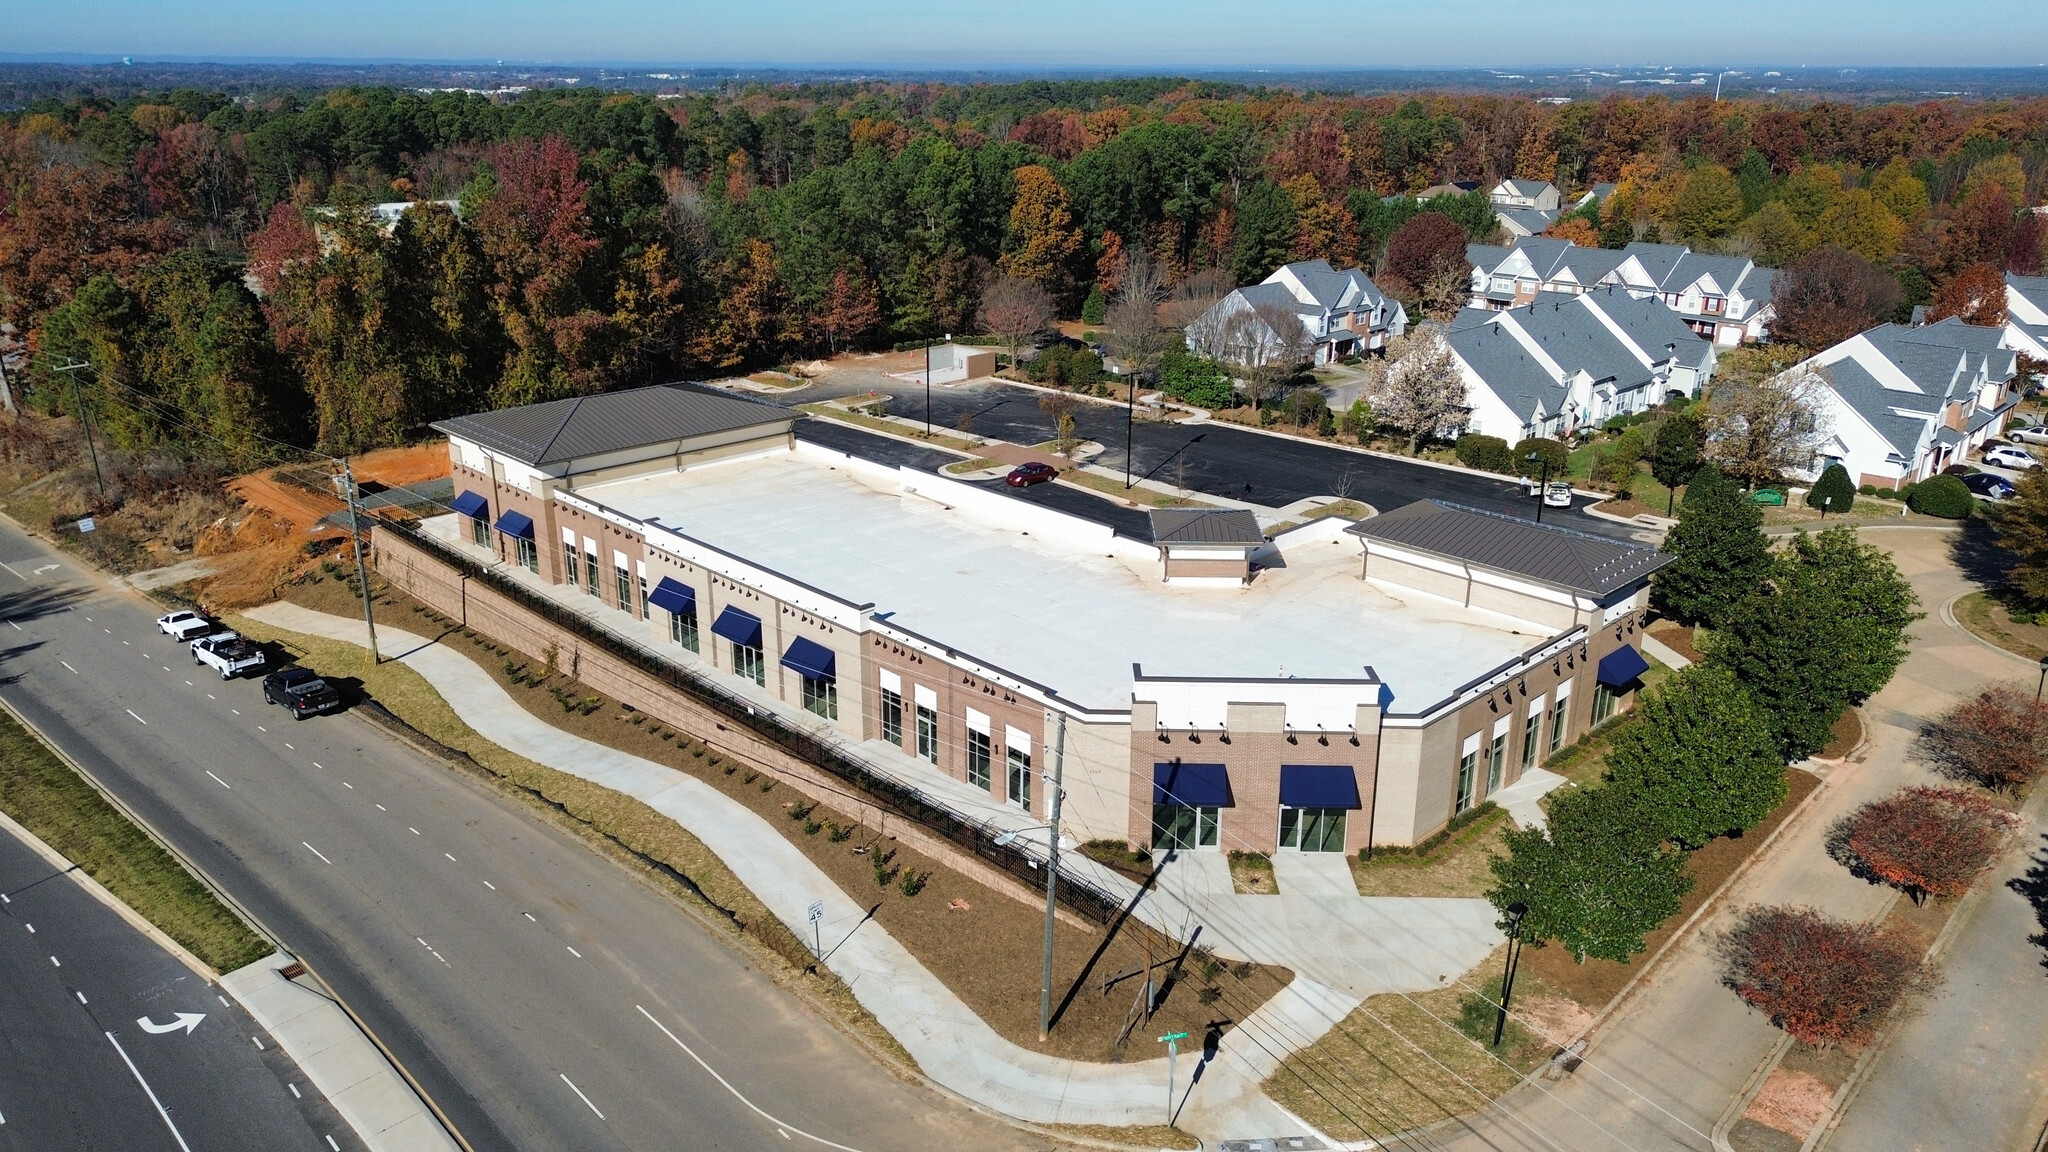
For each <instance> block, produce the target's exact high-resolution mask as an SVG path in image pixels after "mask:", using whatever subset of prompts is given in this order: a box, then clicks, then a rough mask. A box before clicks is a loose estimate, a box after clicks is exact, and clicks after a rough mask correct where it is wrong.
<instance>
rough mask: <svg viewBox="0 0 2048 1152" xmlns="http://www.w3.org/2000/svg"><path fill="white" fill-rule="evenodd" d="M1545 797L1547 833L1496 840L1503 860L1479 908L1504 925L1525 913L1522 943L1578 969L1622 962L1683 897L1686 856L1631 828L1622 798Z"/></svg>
mask: <svg viewBox="0 0 2048 1152" xmlns="http://www.w3.org/2000/svg"><path fill="white" fill-rule="evenodd" d="M1553 796H1554V798H1553V799H1552V800H1551V801H1550V807H1549V813H1548V815H1549V826H1548V827H1547V828H1523V827H1520V826H1512V825H1511V826H1510V827H1508V828H1505V829H1503V830H1502V832H1501V839H1502V841H1503V842H1504V843H1505V844H1506V846H1507V855H1506V856H1496V857H1494V858H1493V860H1492V861H1491V863H1490V864H1489V867H1490V868H1491V870H1492V872H1493V876H1494V880H1495V882H1496V883H1495V886H1494V887H1493V888H1492V889H1491V890H1490V891H1488V892H1487V894H1486V898H1487V899H1488V900H1490V901H1492V903H1493V906H1494V907H1495V908H1498V909H1501V910H1502V913H1503V917H1505V912H1506V909H1507V908H1508V906H1509V905H1512V904H1515V903H1522V904H1526V905H1527V906H1528V909H1529V911H1528V915H1527V917H1526V918H1525V919H1524V920H1523V921H1522V933H1523V935H1524V937H1526V938H1527V939H1529V940H1532V941H1543V940H1555V941H1557V942H1558V943H1559V944H1562V945H1563V946H1564V947H1565V949H1566V950H1567V951H1569V952H1570V953H1571V954H1572V957H1573V959H1576V960H1580V961H1583V960H1585V958H1586V957H1588V956H1596V957H1599V958H1600V959H1602V960H1615V961H1621V962H1626V961H1627V960H1628V958H1629V957H1631V956H1633V955H1635V954H1636V953H1638V952H1640V951H1642V950H1643V937H1644V936H1645V935H1646V934H1648V933H1649V932H1650V931H1651V930H1652V929H1654V928H1655V927H1657V925H1659V924H1661V923H1663V922H1664V920H1665V919H1666V918H1667V917H1669V916H1671V915H1672V914H1673V913H1675V912H1677V911H1678V907H1679V903H1680V901H1682V900H1683V899H1684V898H1685V894H1686V893H1687V892H1688V891H1691V889H1692V877H1690V876H1688V875H1686V874H1685V857H1684V854H1682V853H1680V852H1677V851H1674V850H1672V849H1670V848H1667V847H1666V846H1665V845H1664V843H1663V837H1662V836H1661V835H1659V834H1658V833H1657V832H1656V831H1655V830H1652V829H1647V828H1644V827H1643V826H1642V825H1641V824H1640V823H1639V822H1638V821H1637V819H1636V814H1635V812H1633V811H1632V810H1631V809H1632V805H1631V804H1630V803H1629V799H1628V797H1627V796H1626V795H1625V794H1624V791H1623V790H1622V789H1620V788H1615V787H1606V788H1586V789H1566V790H1563V791H1561V792H1558V793H1554V794H1553ZM1503 922H1505V921H1503Z"/></svg>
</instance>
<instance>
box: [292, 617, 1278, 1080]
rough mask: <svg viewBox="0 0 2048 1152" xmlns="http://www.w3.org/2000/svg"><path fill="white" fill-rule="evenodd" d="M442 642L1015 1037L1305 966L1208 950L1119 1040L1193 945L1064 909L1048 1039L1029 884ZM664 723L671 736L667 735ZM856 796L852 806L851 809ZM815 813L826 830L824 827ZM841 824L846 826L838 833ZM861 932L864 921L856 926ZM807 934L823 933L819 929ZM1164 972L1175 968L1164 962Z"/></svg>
mask: <svg viewBox="0 0 2048 1152" xmlns="http://www.w3.org/2000/svg"><path fill="white" fill-rule="evenodd" d="M375 586H376V587H378V588H379V590H380V600H379V603H378V605H377V619H378V621H379V622H380V623H383V624H386V625H388V626H390V627H393V628H399V629H404V630H406V631H409V632H413V633H415V634H417V635H423V636H430V637H431V636H436V635H441V634H442V632H443V631H444V629H443V628H441V627H437V626H436V624H435V622H434V621H433V620H432V619H430V618H428V616H427V615H426V614H425V613H423V612H421V613H416V612H414V611H412V610H411V609H412V605H414V604H416V603H418V602H417V601H415V600H413V599H411V598H410V597H408V596H406V595H405V594H404V593H401V592H398V591H397V590H395V589H392V590H388V591H387V590H385V589H384V586H383V585H382V583H381V582H378V583H377V584H376V585H375ZM287 598H288V599H290V600H292V601H294V602H295V603H299V604H303V605H305V606H307V607H310V608H314V609H317V610H320V611H323V612H331V613H335V614H337V615H348V614H351V613H353V612H359V611H360V610H361V604H362V602H361V601H360V600H359V599H356V598H355V596H354V595H353V594H351V593H350V592H349V591H348V588H347V586H346V585H345V584H344V583H343V582H342V581H339V580H324V581H321V582H318V583H307V584H300V585H297V586H295V587H293V588H292V589H290V590H289V592H288V594H287ZM441 642H442V643H443V644H444V645H445V646H447V647H448V648H449V649H450V650H452V651H455V652H460V653H462V654H464V655H466V656H468V657H470V658H471V659H473V660H474V661H475V662H476V663H477V665H478V666H479V667H481V668H482V669H483V670H484V671H485V672H486V673H488V674H489V675H490V676H491V677H492V679H494V680H496V681H497V682H498V683H499V684H500V685H501V686H503V687H504V688H505V690H506V691H507V692H508V693H510V694H511V696H512V698H513V699H514V700H516V701H518V702H519V703H520V704H521V706H523V707H525V708H526V709H527V711H529V712H532V713H533V714H534V715H535V716H538V717H540V718H541V719H542V720H545V721H547V722H548V723H550V724H553V725H555V726H557V727H559V728H561V729H563V730H564V731H568V732H572V733H574V734H576V735H578V736H582V737H584V738H585V739H588V740H592V741H595V742H597V743H601V744H605V745H608V746H610V747H613V748H617V749H619V750H621V751H624V752H629V753H631V754H633V755H635V756H640V757H642V758H644V759H647V760H651V761H654V762H655V763H657V764H664V765H667V766H669V767H672V768H676V769H679V770H681V771H684V772H688V773H689V774H690V775H692V776H695V777H696V778H698V779H699V780H702V781H704V782H706V783H708V784H710V785H711V786H713V787H715V788H717V789H718V790H719V791H721V792H723V793H725V794H726V795H727V796H730V797H732V798H733V799H735V800H737V801H739V802H740V803H742V804H744V805H746V806H747V807H748V808H749V809H751V810H753V811H754V812H756V813H758V814H759V815H761V816H762V817H763V818H765V819H766V820H768V822H769V823H770V824H772V825H773V826H775V828H776V829H777V830H778V831H779V832H781V834H782V835H783V836H784V838H785V839H787V840H788V841H789V842H790V843H792V844H794V845H796V846H797V847H798V848H799V849H801V850H802V851H803V853H804V855H806V856H807V857H809V858H810V859H811V861H812V862H813V863H815V864H816V865H817V866H818V867H819V868H820V869H821V870H823V871H824V872H825V874H826V875H828V876H830V877H831V878H832V880H833V881H834V882H835V883H837V884H838V885H839V887H840V889H841V890H842V891H844V892H845V893H846V894H847V895H849V896H851V897H852V898H853V899H854V900H855V901H857V902H858V903H860V904H861V905H862V906H864V907H870V908H871V909H872V915H873V917H874V919H875V921H876V923H877V924H879V925H880V926H881V927H882V928H884V929H886V930H887V931H888V932H889V934H890V935H891V936H894V937H895V938H896V939H897V940H898V941H899V942H901V943H902V944H903V946H904V947H906V948H908V949H909V950H910V952H911V954H912V955H914V956H916V957H917V959H918V960H919V961H920V962H921V963H923V964H924V966H925V967H926V968H928V969H930V970H931V972H932V973H933V974H934V975H936V976H938V978H939V979H940V980H941V981H943V982H944V983H945V985H946V986H947V987H948V988H950V989H951V990H952V991H953V993H954V994H955V995H957V996H959V997H960V998H961V1000H963V1001H965V1002H966V1003H967V1005H968V1007H969V1008H971V1009H972V1010H973V1011H974V1012H975V1014H976V1015H978V1016H980V1017H981V1018H982V1019H983V1020H985V1021H987V1022H988V1023H989V1025H990V1026H992V1027H993V1028H995V1030H996V1031H997V1032H998V1033H1000V1034H1001V1035H1002V1036H1004V1037H1005V1038H1006V1039H1009V1040H1011V1041H1013V1042H1015V1043H1018V1044H1020V1045H1023V1046H1025V1047H1027V1048H1032V1049H1035V1050H1037V1051H1043V1052H1049V1053H1052V1054H1054V1055H1059V1056H1067V1057H1072V1058H1075V1059H1082V1060H1095V1061H1109V1062H1117V1061H1121V1060H1123V1059H1127V1058H1128V1059H1148V1058H1150V1057H1152V1056H1154V1055H1157V1053H1156V1052H1155V1051H1153V1049H1156V1048H1157V1047H1158V1045H1157V1044H1155V1043H1153V1042H1152V1036H1153V1035H1157V1034H1159V1033H1161V1032H1175V1031H1186V1032H1188V1033H1189V1034H1190V1035H1191V1036H1194V1037H1200V1036H1202V1035H1203V1034H1204V1033H1205V1032H1206V1031H1207V1030H1208V1028H1209V1027H1210V1026H1211V1025H1212V1024H1214V1025H1218V1026H1221V1027H1225V1028H1227V1027H1228V1026H1229V1025H1230V1024H1231V1023H1233V1022H1235V1021H1237V1020H1241V1019H1243V1018H1244V1017H1245V1016H1246V1015H1248V1014H1249V1013H1250V1012H1251V1011H1252V1010H1254V1009H1255V1008H1257V1007H1258V1006H1259V1005H1260V1004H1263V1003H1265V1002H1266V1000H1268V999H1270V998H1271V997H1272V996H1273V994H1274V993H1276V992H1278V991H1279V990H1280V989H1281V988H1282V987H1283V986H1285V985H1286V983H1287V981H1288V980H1290V979H1292V973H1290V972H1288V971H1287V970H1286V969H1281V968H1270V967H1264V966H1260V965H1252V964H1240V965H1226V964H1222V963H1220V962H1212V963H1206V964H1205V963H1204V962H1203V961H1204V957H1202V956H1201V955H1195V956H1191V957H1190V959H1189V961H1188V963H1187V965H1186V968H1185V971H1184V972H1183V975H1182V977H1181V980H1180V981H1179V982H1178V984H1177V986H1176V987H1174V988H1173V989H1171V990H1170V992H1169V994H1168V997H1167V1000H1166V1003H1165V1005H1164V1006H1163V1007H1162V1008H1161V1009H1160V1010H1159V1011H1158V1012H1157V1013H1156V1014H1155V1015H1154V1017H1153V1018H1152V1020H1151V1021H1150V1022H1149V1023H1145V1022H1140V1024H1139V1027H1138V1029H1137V1030H1136V1031H1134V1032H1133V1033H1132V1037H1133V1038H1132V1040H1131V1041H1130V1042H1129V1044H1128V1045H1127V1046H1126V1047H1125V1048H1123V1049H1119V1048H1118V1047H1117V1046H1116V1038H1117V1035H1118V1033H1119V1032H1120V1031H1121V1030H1122V1028H1123V1024H1124V1021H1125V1017H1126V1013H1127V1012H1128V1010H1129V1009H1130V1007H1131V1005H1132V1003H1133V1002H1134V999H1135V997H1136V994H1137V990H1138V989H1137V985H1136V983H1135V982H1134V981H1132V980H1124V981H1122V982H1120V983H1118V984H1117V985H1115V986H1114V988H1112V989H1111V990H1110V991H1109V993H1107V994H1104V993H1103V992H1102V991H1101V990H1100V988H1099V985H1100V984H1101V983H1102V981H1103V980H1104V979H1105V978H1107V977H1110V976H1113V975H1116V974H1118V973H1121V972H1125V971H1128V970H1130V969H1134V968H1138V967H1141V966H1142V965H1144V964H1145V963H1146V962H1147V960H1148V957H1149V959H1150V960H1151V961H1163V960H1168V959H1171V958H1172V957H1173V956H1174V955H1176V954H1177V953H1178V952H1179V950H1180V945H1179V944H1178V943H1176V942H1175V941H1172V940H1170V939H1168V938H1167V937H1165V936H1164V935H1162V934H1160V933H1158V932H1155V931H1153V930H1152V929H1150V928H1148V927H1146V926H1144V925H1143V924H1141V923H1139V922H1138V921H1136V920H1135V919H1132V920H1128V921H1125V922H1124V923H1123V924H1122V925H1121V926H1119V928H1118V930H1117V932H1116V933H1115V935H1114V936H1109V937H1108V939H1107V943H1105V937H1106V936H1107V933H1106V932H1105V931H1104V930H1102V929H1100V928H1096V927H1094V926H1092V925H1091V926H1090V927H1088V928H1081V927H1076V926H1074V925H1072V924H1069V923H1067V922H1066V921H1065V920H1061V921H1060V922H1059V923H1058V926H1057V928H1056V930H1055V932H1054V943H1053V1006H1054V1009H1055V1017H1056V1022H1055V1025H1054V1027H1053V1031H1052V1037H1051V1039H1050V1040H1049V1041H1047V1042H1045V1043H1040V1041H1039V1039H1038V1012H1039V985H1040V980H1041V968H1040V965H1041V963H1042V946H1043V939H1044V931H1045V913H1044V905H1043V904H1042V903H1038V902H1037V901H1038V900H1039V896H1037V895H1034V894H1030V893H1023V894H1022V895H1024V896H1025V898H1024V899H1019V898H1018V894H1017V893H1009V892H997V891H995V890H994V889H992V888H990V887H988V886H987V885H985V884H982V883H980V882H978V881H975V880H972V879H969V878H967V877H966V876H963V875H961V874H960V873H958V872H954V871H952V870H950V869H949V868H947V867H946V866H945V865H944V864H942V863H940V862H939V861H937V860H934V859H931V858H929V857H926V856H924V855H923V854H921V853H918V852H915V851H913V850H911V849H910V848H908V847H907V846H905V845H903V844H900V843H898V842H897V841H895V840H894V839H893V838H892V837H891V836H890V835H889V827H887V825H890V824H892V823H893V821H890V820H882V821H877V824H878V825H880V826H874V827H870V826H868V825H863V824H861V823H859V822H857V821H856V820H854V819H853V818H852V817H851V816H850V815H848V814H847V812H846V811H844V810H841V809H837V808H834V807H833V800H834V797H831V796H824V797H813V796H808V795H806V794H804V793H801V792H798V791H797V790H796V789H794V788H792V787H791V786H789V785H787V784H782V783H778V782H776V781H775V779H774V778H773V777H771V776H768V775H766V774H763V773H759V772H756V771H755V770H754V769H753V768H752V767H751V766H749V765H746V764H744V763H741V762H739V761H736V760H733V759H731V758H729V757H725V756H722V755H721V754H718V753H712V752H708V751H706V750H705V748H704V746H703V745H702V744H701V743H697V742H695V741H693V740H691V739H690V737H689V734H688V733H681V732H678V731H676V730H674V729H670V728H668V727H666V726H665V725H663V724H662V723H660V722H659V721H658V720H656V719H654V718H653V717H652V716H650V715H648V714H646V713H640V712H634V711H628V710H626V709H625V708H624V706H623V705H621V704H620V703H618V702H617V701H615V700H612V699H610V698H608V697H604V696H602V695H600V694H599V693H597V692H596V691H594V690H593V689H591V688H590V687H588V686H587V685H583V684H579V683H577V682H575V681H572V680H570V679H569V678H568V677H567V676H565V675H559V674H558V675H556V676H553V677H551V678H549V679H548V680H546V681H545V682H544V683H542V684H539V685H525V684H518V683H515V682H514V681H513V680H512V678H511V676H510V675H509V674H508V672H507V671H506V668H505V665H506V663H507V662H508V659H509V662H510V663H511V664H512V665H513V666H514V668H515V669H516V668H519V667H520V666H522V665H524V666H525V667H526V671H527V672H529V673H537V672H538V671H539V662H538V661H536V660H532V659H530V658H529V657H526V656H524V655H521V654H518V653H517V652H516V651H515V652H514V653H513V655H511V656H510V657H509V658H508V657H506V656H501V655H498V654H497V653H496V652H495V651H494V650H492V648H491V647H489V645H491V644H493V643H494V642H493V641H491V640H490V639H489V638H488V637H485V636H483V635H482V634H481V633H476V634H473V635H472V634H467V633H466V632H465V630H462V629H459V628H458V629H455V630H454V631H449V632H447V633H446V635H445V636H443V638H442V641H441ZM498 646H499V647H504V645H498ZM551 689H560V690H561V691H562V695H563V697H565V698H566V699H568V700H569V701H572V702H580V703H582V704H589V703H590V702H591V701H592V700H595V701H596V703H595V705H594V706H592V707H591V708H590V710H589V711H588V712H585V711H583V710H582V709H581V708H580V707H579V708H577V709H575V710H568V709H565V708H563V706H562V704H561V703H560V702H559V701H558V699H557V697H556V696H555V695H554V694H553V692H552V691H551ZM636 717H639V718H641V722H640V723H637V724H636V723H634V719H635V718H636ZM663 732H666V733H668V735H669V738H667V739H664V738H663V737H662V735H661V733H663ZM486 735H488V733H486ZM813 802H817V803H816V807H815V809H814V810H812V811H811V812H809V813H808V814H807V816H806V817H802V818H797V817H793V816H792V811H794V810H800V808H801V807H802V806H805V805H811V804H813ZM851 807H852V805H850V804H849V805H847V808H848V809H850V808H851ZM828 821H829V822H830V823H829V824H828V823H827V822H828ZM814 825H815V826H816V830H815V831H812V830H810V829H811V828H812V827H813V826H814ZM835 836H842V838H841V839H837V840H835V839H834V837H835ZM878 856H880V857H883V858H884V859H885V861H886V862H885V863H884V864H883V865H882V866H881V868H880V870H879V873H880V874H881V875H887V876H888V881H887V883H882V882H881V881H880V879H879V876H878V869H877V866H876V863H875V861H876V858H877V857H878ZM907 875H914V876H918V877H922V878H923V885H922V887H920V888H917V890H916V891H915V892H907V891H906V890H905V887H904V878H905V877H906V876H907ZM1041 891H1042V890H1041ZM860 930H863V929H856V931H860ZM799 935H803V934H802V933H799ZM804 943H805V944H807V945H808V944H810V943H811V940H810V939H809V937H808V936H805V939H804ZM833 943H834V941H832V940H831V939H826V940H825V941H824V945H825V947H826V948H827V949H830V948H831V947H832V945H833ZM1159 975H1160V978H1161V979H1163V978H1164V976H1165V970H1164V969H1163V968H1162V969H1160V970H1159ZM1077 986H1078V990H1077V991H1075V992H1074V994H1073V996H1072V1000H1071V1002H1070V1003H1068V1004H1067V1005H1066V1006H1065V1007H1064V1008H1062V1007H1061V1005H1062V1001H1063V1000H1065V999H1066V998H1067V996H1068V992H1069V989H1070V988H1076V987H1077ZM1211 989H1213V990H1214V991H1213V994H1212V993H1211V991H1210V990H1211ZM1205 1001H1206V1002H1205ZM1146 1029H1151V1030H1152V1031H1151V1033H1150V1034H1145V1035H1141V1034H1140V1033H1143V1032H1144V1031H1145V1030H1146Z"/></svg>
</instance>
